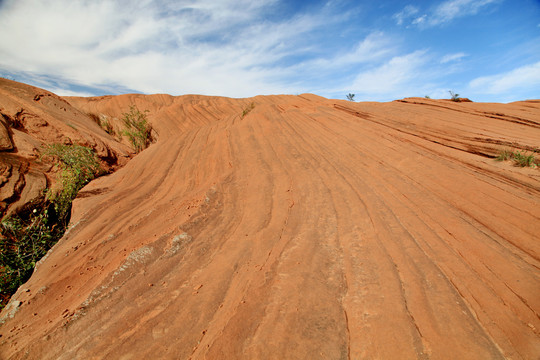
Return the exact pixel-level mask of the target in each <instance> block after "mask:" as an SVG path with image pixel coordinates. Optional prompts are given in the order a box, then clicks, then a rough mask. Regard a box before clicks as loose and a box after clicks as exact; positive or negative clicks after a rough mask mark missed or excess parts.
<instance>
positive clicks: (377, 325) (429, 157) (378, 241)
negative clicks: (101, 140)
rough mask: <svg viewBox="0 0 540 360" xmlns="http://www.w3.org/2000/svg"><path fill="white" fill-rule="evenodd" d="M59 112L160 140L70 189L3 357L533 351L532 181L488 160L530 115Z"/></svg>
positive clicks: (309, 99)
mask: <svg viewBox="0 0 540 360" xmlns="http://www.w3.org/2000/svg"><path fill="white" fill-rule="evenodd" d="M65 99H66V100H67V101H68V102H69V103H70V104H71V105H72V106H74V107H75V108H77V109H79V110H80V111H81V112H83V113H93V114H95V115H97V116H107V117H109V118H111V119H113V118H115V117H118V116H120V114H121V113H122V112H124V111H125V110H126V109H127V108H128V107H129V105H131V104H136V105H137V106H138V108H139V109H140V110H144V109H148V110H149V111H150V112H149V119H150V120H151V122H152V125H153V128H154V130H155V132H156V134H157V138H158V141H157V142H156V143H155V144H153V145H151V146H150V147H149V148H148V149H146V150H145V151H143V152H142V153H140V154H139V155H137V156H136V157H135V158H133V159H132V160H130V161H129V163H128V164H127V165H125V166H124V167H123V168H122V169H120V170H118V171H116V172H115V173H114V174H112V175H109V176H106V177H101V178H99V179H97V180H95V181H93V182H92V183H90V184H89V185H88V186H87V187H85V188H84V189H83V190H82V192H81V193H80V195H79V197H78V199H77V200H76V201H75V203H74V209H73V215H72V224H71V228H70V230H69V232H68V233H67V234H66V235H65V236H64V238H63V239H62V240H61V241H60V242H59V243H58V244H57V245H56V247H55V248H54V249H53V251H52V252H50V254H49V256H48V257H47V258H46V259H45V260H44V261H43V262H42V263H41V264H40V265H39V266H38V268H37V270H36V271H35V273H34V275H33V276H32V278H31V279H30V280H29V281H28V283H26V284H25V285H24V286H23V287H22V288H21V289H19V291H18V292H17V293H16V294H15V295H14V297H13V301H12V303H11V306H10V307H9V308H6V309H5V310H4V311H3V312H2V316H3V318H4V321H5V323H4V324H3V325H2V326H1V328H0V334H1V335H2V337H1V338H0V354H1V357H2V358H6V359H19V358H29V359H91V358H107V359H144V358H164V359H189V358H192V359H238V358H245V359H266V358H268V359H362V358H364V359H375V358H381V359H397V358H399V359H410V358H434V359H441V358H455V359H497V358H501V359H502V358H504V357H507V358H512V359H520V358H524V359H530V358H536V357H537V356H538V354H539V353H540V341H539V338H538V331H539V330H538V329H540V320H539V317H538V314H539V313H540V281H539V276H540V271H539V267H540V262H539V257H540V241H538V240H539V237H538V230H539V224H540V222H539V220H540V171H539V170H538V169H530V168H517V167H513V166H512V165H511V164H510V163H508V162H495V161H494V160H493V159H492V158H490V156H494V155H495V154H496V152H497V150H498V149H500V148H505V147H507V148H513V149H522V150H527V149H528V150H532V149H534V147H535V146H538V145H539V144H540V102H538V101H527V102H517V103H512V104H478V103H453V102H448V101H437V100H429V99H419V98H412V99H405V100H402V101H396V102H391V103H351V102H345V101H339V100H327V99H324V98H321V97H317V96H314V95H300V96H265V97H255V98H251V99H227V98H217V97H202V96H182V97H171V96H167V95H152V96H144V95H123V96H114V97H103V98H88V99H85V98H65ZM251 103H253V104H254V107H253V109H251V111H249V112H247V114H246V111H244V110H246V109H248V108H251V106H250V104H251Z"/></svg>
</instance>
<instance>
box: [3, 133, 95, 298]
mask: <svg viewBox="0 0 540 360" xmlns="http://www.w3.org/2000/svg"><path fill="white" fill-rule="evenodd" d="M46 157H48V158H51V159H53V161H55V162H56V166H58V167H59V168H60V172H59V174H58V177H59V178H58V184H57V188H56V189H54V190H51V191H50V192H49V193H48V194H47V196H46V197H45V198H44V200H43V201H42V202H41V203H39V204H36V205H34V207H33V208H26V209H24V210H22V211H21V212H19V213H18V214H12V215H10V216H8V217H5V218H4V219H2V221H1V222H0V309H2V308H3V307H4V306H5V305H6V304H7V301H8V300H9V298H10V297H11V296H12V295H13V294H14V293H15V291H17V288H18V287H19V286H21V285H22V284H24V283H25V282H26V281H27V280H28V278H30V276H31V275H32V272H33V270H34V267H35V266H36V263H37V262H38V261H39V260H40V259H41V258H42V257H43V256H44V255H45V254H46V253H47V251H49V249H50V248H51V247H52V246H53V245H54V244H56V242H57V241H58V240H59V239H60V238H61V237H62V235H63V234H64V232H65V230H66V227H67V225H68V223H69V217H70V209H71V203H72V201H73V199H74V198H75V197H76V196H77V193H78V191H79V190H80V189H81V188H82V187H83V186H84V185H86V184H87V183H88V182H89V181H90V180H92V179H93V178H94V177H95V176H97V175H99V174H100V173H101V168H100V165H99V162H98V161H97V158H96V155H95V154H94V152H93V151H92V149H90V148H87V147H84V146H81V145H63V144H52V145H49V146H47V147H45V149H44V151H43V156H42V158H46Z"/></svg>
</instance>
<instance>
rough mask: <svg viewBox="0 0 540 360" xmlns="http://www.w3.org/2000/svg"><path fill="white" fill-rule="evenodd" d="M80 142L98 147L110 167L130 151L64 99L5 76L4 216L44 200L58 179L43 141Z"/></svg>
mask: <svg viewBox="0 0 540 360" xmlns="http://www.w3.org/2000/svg"><path fill="white" fill-rule="evenodd" d="M51 143H61V144H66V145H70V144H74V143H77V144H80V145H84V146H87V147H90V148H92V149H94V150H95V152H96V154H97V155H98V157H99V158H100V160H101V163H102V167H103V168H104V170H106V171H112V170H114V169H115V168H116V167H118V166H122V165H123V164H125V163H127V161H128V156H129V153H130V149H129V148H128V146H126V145H123V144H121V143H119V142H118V141H116V140H115V139H114V138H112V137H111V136H109V135H108V134H107V133H105V131H103V130H102V129H101V128H100V127H99V126H98V124H96V123H95V122H94V121H92V119H91V118H90V117H89V116H88V114H86V113H83V112H81V111H79V110H78V109H76V108H74V107H73V106H71V104H69V103H68V102H67V101H66V100H65V99H63V98H61V97H59V96H57V95H55V94H53V93H51V92H48V91H46V90H43V89H39V88H36V87H33V86H29V85H25V84H21V83H18V82H15V81H11V80H7V79H4V78H0V217H2V216H4V215H8V214H11V213H13V212H17V211H18V210H21V209H22V208H24V207H25V206H27V205H29V204H35V203H38V202H40V201H41V200H43V197H44V195H43V192H44V190H45V189H48V188H50V185H51V183H52V182H54V181H55V175H54V169H53V168H52V164H51V163H50V162H47V161H46V160H44V159H40V156H41V155H42V152H43V151H42V150H43V145H46V144H51Z"/></svg>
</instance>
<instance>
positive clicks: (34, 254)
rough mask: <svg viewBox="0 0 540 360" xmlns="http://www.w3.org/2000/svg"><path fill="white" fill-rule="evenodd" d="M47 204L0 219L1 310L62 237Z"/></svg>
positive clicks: (61, 229)
mask: <svg viewBox="0 0 540 360" xmlns="http://www.w3.org/2000/svg"><path fill="white" fill-rule="evenodd" d="M53 218H54V216H52V217H51V216H50V212H49V210H48V209H47V207H46V206H42V207H39V208H38V209H34V210H33V211H30V212H28V213H27V214H24V215H22V216H20V215H12V216H10V217H8V218H4V219H3V220H2V221H1V222H0V309H2V308H3V307H4V306H6V304H7V302H8V300H9V298H10V297H11V295H13V294H14V293H15V291H17V289H18V288H19V286H21V285H22V284H24V283H25V282H26V281H27V280H28V279H29V278H30V276H31V275H32V272H33V271H34V267H35V266H36V263H37V261H39V260H40V259H41V258H42V257H43V256H44V255H45V254H47V251H48V250H49V249H50V248H51V247H52V246H53V245H54V244H55V243H56V242H57V241H58V239H60V237H62V235H63V234H64V232H65V228H63V227H62V226H55V224H54V223H53V222H54V219H53Z"/></svg>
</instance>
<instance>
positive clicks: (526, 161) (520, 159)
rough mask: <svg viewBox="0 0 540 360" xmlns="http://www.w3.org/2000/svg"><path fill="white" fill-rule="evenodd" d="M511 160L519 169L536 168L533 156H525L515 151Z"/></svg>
mask: <svg viewBox="0 0 540 360" xmlns="http://www.w3.org/2000/svg"><path fill="white" fill-rule="evenodd" d="M513 160H514V163H515V164H516V165H518V166H521V167H536V159H535V158H534V155H533V154H529V155H525V154H522V153H521V152H519V151H516V152H515V153H514V157H513Z"/></svg>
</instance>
